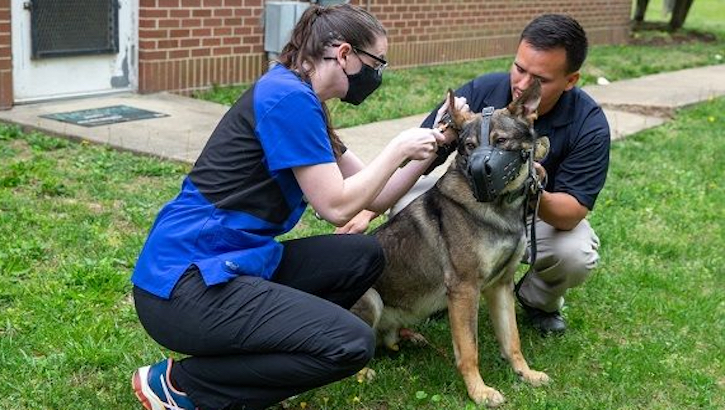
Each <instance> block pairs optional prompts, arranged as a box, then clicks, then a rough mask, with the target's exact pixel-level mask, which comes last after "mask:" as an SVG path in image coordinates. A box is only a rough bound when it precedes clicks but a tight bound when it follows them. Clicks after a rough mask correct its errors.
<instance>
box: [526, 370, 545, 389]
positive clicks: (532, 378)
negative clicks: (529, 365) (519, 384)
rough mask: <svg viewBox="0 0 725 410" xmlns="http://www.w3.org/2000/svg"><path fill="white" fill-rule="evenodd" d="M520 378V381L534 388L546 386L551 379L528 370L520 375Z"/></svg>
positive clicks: (541, 373)
mask: <svg viewBox="0 0 725 410" xmlns="http://www.w3.org/2000/svg"><path fill="white" fill-rule="evenodd" d="M520 377H521V380H523V381H525V382H526V383H528V384H530V385H532V386H534V387H539V386H544V385H546V384H549V382H550V381H551V378H550V377H549V376H548V375H547V374H546V373H544V372H539V371H536V370H529V371H528V372H526V373H524V374H522V375H521V376H520Z"/></svg>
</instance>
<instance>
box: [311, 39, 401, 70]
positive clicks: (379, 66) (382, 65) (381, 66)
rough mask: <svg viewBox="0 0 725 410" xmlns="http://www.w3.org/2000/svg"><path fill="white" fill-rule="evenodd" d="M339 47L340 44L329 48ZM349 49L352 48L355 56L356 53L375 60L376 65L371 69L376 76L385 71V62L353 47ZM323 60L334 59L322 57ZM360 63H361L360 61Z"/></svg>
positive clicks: (386, 64) (386, 63)
mask: <svg viewBox="0 0 725 410" xmlns="http://www.w3.org/2000/svg"><path fill="white" fill-rule="evenodd" d="M341 45H342V44H332V45H331V46H330V47H340V46H341ZM351 47H352V50H353V51H354V52H355V54H357V53H361V54H365V55H366V56H368V57H370V58H372V59H373V60H375V62H376V63H378V64H377V65H376V66H375V67H372V69H373V70H375V71H377V73H378V75H383V71H385V69H386V68H387V67H388V62H387V61H385V60H384V59H382V58H380V57H378V56H376V55H375V54H370V53H368V52H367V51H365V50H362V49H359V48H357V47H355V46H351ZM358 58H360V56H358ZM323 59H324V60H334V58H332V57H323ZM360 61H362V60H360ZM363 64H365V63H363ZM366 65H367V64H366Z"/></svg>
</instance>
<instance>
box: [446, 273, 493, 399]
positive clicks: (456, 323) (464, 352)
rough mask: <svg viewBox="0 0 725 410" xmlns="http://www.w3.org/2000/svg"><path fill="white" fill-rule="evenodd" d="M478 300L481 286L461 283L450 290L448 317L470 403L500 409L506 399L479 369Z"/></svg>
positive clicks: (450, 287) (457, 364)
mask: <svg viewBox="0 0 725 410" xmlns="http://www.w3.org/2000/svg"><path fill="white" fill-rule="evenodd" d="M479 297H480V290H479V287H478V284H477V283H475V282H473V281H468V282H458V283H456V284H454V285H452V286H449V288H448V316H449V318H450V323H451V334H452V336H453V352H454V353H455V355H456V366H457V367H458V371H459V372H460V373H461V375H462V376H463V381H464V382H465V383H466V389H467V390H468V396H469V397H470V398H471V400H473V401H474V402H476V404H485V405H486V406H488V407H497V406H498V405H500V404H502V403H503V402H504V398H503V395H501V393H499V392H498V390H496V389H493V388H491V387H489V386H486V383H484V382H483V378H481V373H480V371H479V369H478V300H479Z"/></svg>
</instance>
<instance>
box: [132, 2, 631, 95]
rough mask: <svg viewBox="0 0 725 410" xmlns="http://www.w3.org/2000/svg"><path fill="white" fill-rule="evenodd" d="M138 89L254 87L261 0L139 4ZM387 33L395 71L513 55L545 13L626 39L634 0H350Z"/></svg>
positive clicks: (260, 68) (596, 35)
mask: <svg viewBox="0 0 725 410" xmlns="http://www.w3.org/2000/svg"><path fill="white" fill-rule="evenodd" d="M139 2H140V10H139V91H140V92H143V93H148V92H155V91H161V90H170V91H174V92H180V93H188V92H190V91H193V90H197V89H204V88H208V87H210V86H211V85H213V84H238V83H245V82H251V81H253V80H254V79H256V78H257V77H258V76H259V75H261V74H262V73H263V72H264V70H265V69H266V67H267V60H266V54H265V52H264V47H263V44H264V38H263V37H264V27H263V9H264V1H263V0H139ZM352 4H357V5H360V6H362V7H366V8H367V9H368V10H369V11H370V12H371V13H373V14H374V15H375V16H376V17H378V18H379V19H380V20H381V21H382V22H383V24H384V25H385V27H386V28H387V29H388V33H389V50H388V56H389V59H390V62H391V66H392V68H396V67H397V68H400V67H409V66H416V65H426V64H440V63H446V62H451V61H463V60H473V59H481V58H488V57H498V56H505V55H512V54H513V53H514V52H515V49H516V45H517V43H518V37H519V34H520V32H521V29H522V28H523V27H524V26H525V25H526V23H528V22H529V21H530V20H531V19H532V18H533V17H534V16H536V15H538V14H541V13H544V12H559V13H567V14H571V15H573V16H574V17H575V18H577V19H578V20H579V22H580V23H581V24H582V25H583V26H584V28H585V29H586V30H587V33H588V35H589V38H590V41H591V43H592V44H604V43H621V42H624V41H625V40H626V38H627V32H628V23H629V17H630V8H631V0H539V1H536V2H532V1H525V0H486V1H480V0H457V1H443V0H352Z"/></svg>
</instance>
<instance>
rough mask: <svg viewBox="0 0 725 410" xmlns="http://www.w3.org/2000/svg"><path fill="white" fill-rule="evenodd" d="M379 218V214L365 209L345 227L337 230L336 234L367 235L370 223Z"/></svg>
mask: <svg viewBox="0 0 725 410" xmlns="http://www.w3.org/2000/svg"><path fill="white" fill-rule="evenodd" d="M377 216H378V214H377V213H375V212H372V211H368V210H367V209H363V210H362V211H360V213H359V214H357V215H355V217H354V218H352V219H351V220H350V222H348V223H346V224H345V226H341V227H339V228H337V229H335V233H341V234H346V233H365V231H367V229H368V226H370V222H371V221H372V220H373V219H375V218H376V217H377Z"/></svg>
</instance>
